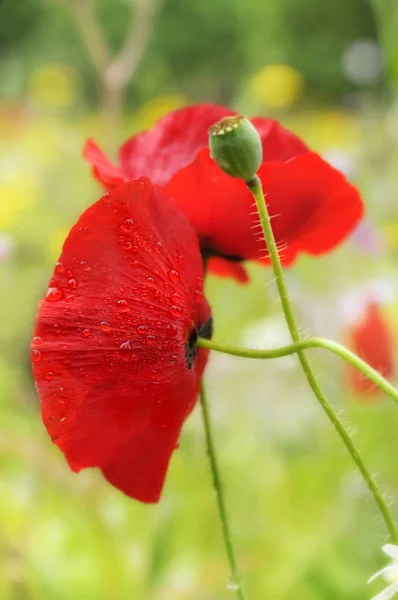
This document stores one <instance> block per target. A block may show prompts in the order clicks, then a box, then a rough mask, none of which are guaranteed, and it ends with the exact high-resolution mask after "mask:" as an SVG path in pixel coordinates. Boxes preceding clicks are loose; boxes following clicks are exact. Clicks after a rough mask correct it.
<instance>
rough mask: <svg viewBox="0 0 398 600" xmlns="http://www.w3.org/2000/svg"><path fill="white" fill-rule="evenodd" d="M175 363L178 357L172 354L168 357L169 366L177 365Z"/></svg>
mask: <svg viewBox="0 0 398 600" xmlns="http://www.w3.org/2000/svg"><path fill="white" fill-rule="evenodd" d="M177 361H178V356H177V354H172V355H171V356H170V364H171V365H175V364H176V363H177Z"/></svg>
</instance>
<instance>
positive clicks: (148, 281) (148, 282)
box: [145, 277, 155, 287]
mask: <svg viewBox="0 0 398 600" xmlns="http://www.w3.org/2000/svg"><path fill="white" fill-rule="evenodd" d="M145 284H146V285H147V286H148V287H153V286H154V285H155V280H154V278H153V277H147V278H146V279H145Z"/></svg>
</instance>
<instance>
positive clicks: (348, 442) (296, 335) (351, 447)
mask: <svg viewBox="0 0 398 600" xmlns="http://www.w3.org/2000/svg"><path fill="white" fill-rule="evenodd" d="M247 186H248V188H249V189H250V191H251V192H252V194H253V196H254V198H255V200H256V205H257V210H258V214H259V217H260V223H261V226H262V229H263V232H264V237H265V241H266V244H267V248H268V252H269V256H270V259H271V263H272V268H273V270H274V274H275V280H276V285H277V288H278V292H279V295H280V299H281V303H282V308H283V312H284V314H285V319H286V322H287V325H288V327H289V331H290V335H291V337H292V340H293V342H295V343H298V342H301V341H302V340H301V336H300V332H299V329H298V326H297V323H296V320H295V317H294V313H293V309H292V305H291V303H290V299H289V295H288V291H287V287H286V283H285V278H284V273H283V269H282V265H281V261H280V258H279V254H278V249H277V246H276V242H275V238H274V233H273V231H272V227H271V220H270V217H269V214H268V208H267V204H266V202H265V199H264V194H263V189H262V185H261V181H260V179H259V178H258V177H257V176H256V177H255V178H254V179H253V180H252V181H250V182H247ZM297 356H298V358H299V361H300V364H301V366H302V368H303V371H304V374H305V376H306V378H307V381H308V383H309V385H310V387H311V389H312V391H313V392H314V395H315V397H316V398H317V399H318V401H319V403H320V405H321V406H322V408H323V410H324V411H325V413H326V414H327V416H328V417H329V419H330V421H331V423H332V425H333V427H334V428H335V429H336V431H337V433H338V434H339V436H340V437H341V439H342V441H343V442H344V444H345V446H346V448H347V450H348V452H349V453H350V454H351V457H352V459H353V461H354V462H355V464H356V465H357V467H358V469H359V471H360V472H361V474H362V476H363V478H364V480H365V482H366V484H367V486H368V488H369V490H370V492H371V494H372V495H373V498H374V500H375V502H376V504H377V506H378V508H379V510H380V513H381V514H382V517H383V519H384V522H385V524H386V526H387V529H388V530H389V532H390V535H391V538H392V540H393V541H394V542H395V543H397V542H398V532H397V529H396V527H395V524H394V521H393V518H392V516H391V514H390V511H389V509H388V507H387V504H386V502H385V500H384V498H383V495H382V493H381V492H380V490H379V487H378V485H377V483H376V481H375V480H374V479H373V477H372V475H371V474H370V472H369V470H368V468H367V466H366V465H365V463H364V462H363V460H362V458H361V456H360V454H359V452H358V450H357V448H356V446H355V444H354V442H353V440H352V438H351V436H350V435H349V433H348V432H347V431H346V430H345V428H344V425H343V423H342V422H341V420H340V419H339V417H338V416H337V414H336V413H335V411H334V409H333V407H332V406H331V404H330V403H329V401H328V399H327V397H326V396H325V394H324V392H323V390H322V388H321V387H320V385H319V383H318V381H317V379H316V376H315V374H314V372H313V370H312V368H311V365H310V363H309V361H308V359H307V356H306V354H305V352H304V350H298V351H297Z"/></svg>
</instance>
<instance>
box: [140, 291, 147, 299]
mask: <svg viewBox="0 0 398 600" xmlns="http://www.w3.org/2000/svg"><path fill="white" fill-rule="evenodd" d="M148 298H149V294H147V293H146V292H144V293H143V294H141V300H148Z"/></svg>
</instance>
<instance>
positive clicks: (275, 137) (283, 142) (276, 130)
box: [250, 117, 309, 162]
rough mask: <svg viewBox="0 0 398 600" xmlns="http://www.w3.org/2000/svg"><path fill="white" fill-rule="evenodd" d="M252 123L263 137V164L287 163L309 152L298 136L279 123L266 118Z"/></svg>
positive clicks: (258, 118) (260, 118)
mask: <svg viewBox="0 0 398 600" xmlns="http://www.w3.org/2000/svg"><path fill="white" fill-rule="evenodd" d="M250 121H251V122H252V123H253V125H254V127H255V128H256V129H257V131H258V133H259V134H260V137H261V142H262V146H263V162H269V161H275V160H278V161H279V160H280V161H286V160H289V158H294V157H295V156H299V155H300V154H304V152H308V151H309V149H308V147H307V146H306V145H305V144H304V142H302V141H301V140H300V138H298V137H297V135H295V134H294V133H292V132H291V131H289V130H288V129H285V128H284V127H282V125H281V124H280V123H278V121H275V120H274V119H265V118H264V117H254V118H253V119H250Z"/></svg>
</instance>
